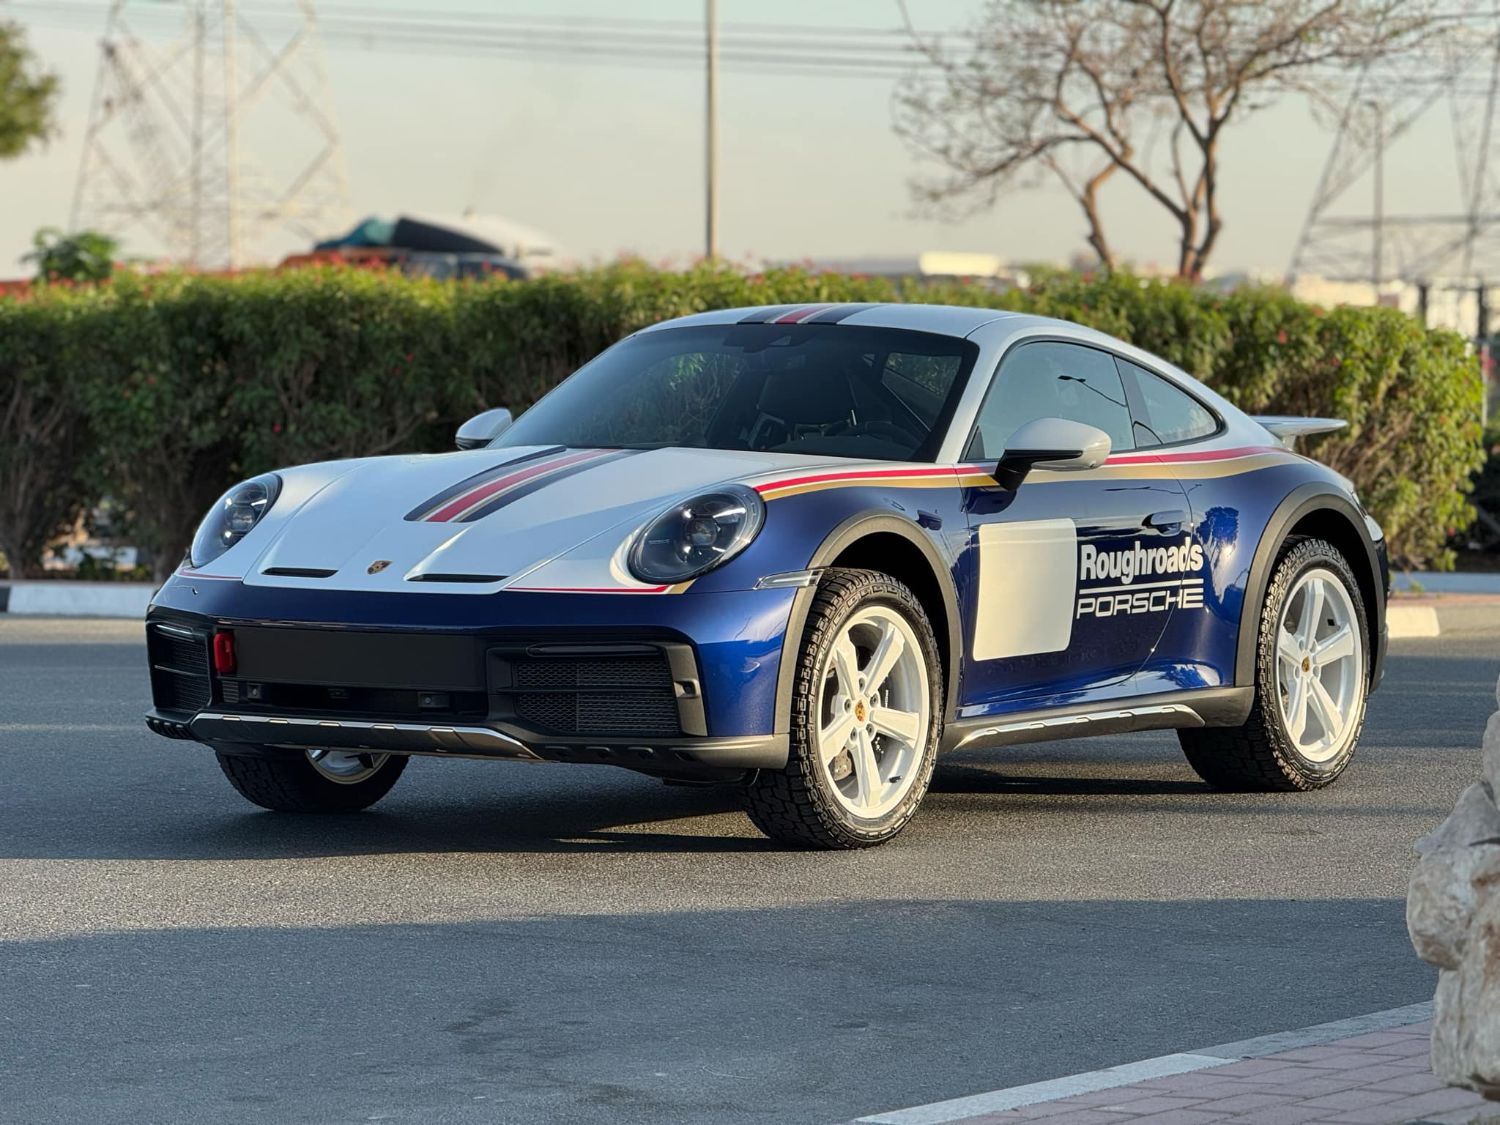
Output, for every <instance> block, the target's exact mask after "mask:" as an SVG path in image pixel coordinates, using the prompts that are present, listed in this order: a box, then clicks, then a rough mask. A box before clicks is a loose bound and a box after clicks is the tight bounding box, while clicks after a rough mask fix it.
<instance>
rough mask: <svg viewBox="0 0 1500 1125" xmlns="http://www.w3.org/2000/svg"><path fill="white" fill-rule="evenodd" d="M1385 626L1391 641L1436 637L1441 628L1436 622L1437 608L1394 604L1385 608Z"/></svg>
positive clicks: (1440, 632) (1440, 633) (1441, 630)
mask: <svg viewBox="0 0 1500 1125" xmlns="http://www.w3.org/2000/svg"><path fill="white" fill-rule="evenodd" d="M1385 626H1386V628H1387V629H1388V630H1389V631H1390V637H1391V640H1393V641H1400V640H1407V639H1409V638H1413V637H1438V636H1441V635H1442V632H1443V627H1442V624H1441V623H1440V622H1439V621H1438V614H1437V607H1436V606H1433V605H1402V604H1401V603H1400V602H1395V603H1392V604H1390V605H1387V606H1386V609H1385Z"/></svg>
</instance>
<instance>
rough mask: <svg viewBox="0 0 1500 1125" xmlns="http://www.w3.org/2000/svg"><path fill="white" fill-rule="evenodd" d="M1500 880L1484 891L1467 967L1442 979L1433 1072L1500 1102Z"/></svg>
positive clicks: (1467, 950) (1436, 1008) (1435, 1012)
mask: <svg viewBox="0 0 1500 1125" xmlns="http://www.w3.org/2000/svg"><path fill="white" fill-rule="evenodd" d="M1497 890H1500V876H1497V878H1496V880H1495V882H1493V883H1491V884H1490V886H1489V887H1488V888H1487V889H1486V888H1481V895H1480V902H1479V906H1478V908H1477V910H1476V911H1475V914H1474V920H1473V924H1472V927H1471V929H1470V931H1469V940H1468V942H1467V945H1466V948H1465V949H1464V957H1463V962H1462V963H1461V964H1460V966H1459V968H1458V970H1457V971H1451V970H1450V971H1446V972H1443V973H1440V974H1439V976H1438V991H1437V997H1436V999H1435V1004H1434V1008H1433V1023H1432V1069H1433V1073H1434V1074H1436V1075H1437V1076H1438V1077H1439V1078H1440V1079H1442V1080H1443V1081H1444V1082H1446V1083H1448V1084H1449V1085H1450V1086H1467V1087H1469V1088H1470V1089H1471V1090H1477V1091H1479V1093H1481V1094H1483V1095H1484V1096H1485V1097H1486V1098H1490V1099H1492V1100H1496V1101H1500V895H1497V894H1496V893H1495V892H1496V891H1497Z"/></svg>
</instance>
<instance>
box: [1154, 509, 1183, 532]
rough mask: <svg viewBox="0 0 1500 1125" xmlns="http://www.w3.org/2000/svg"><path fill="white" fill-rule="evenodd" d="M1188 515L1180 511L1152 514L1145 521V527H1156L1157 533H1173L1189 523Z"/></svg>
mask: <svg viewBox="0 0 1500 1125" xmlns="http://www.w3.org/2000/svg"><path fill="white" fill-rule="evenodd" d="M1187 521H1188V514H1187V513H1186V512H1184V511H1181V510H1180V509H1175V508H1174V509H1173V510H1172V511H1169V512H1152V513H1151V514H1150V515H1149V516H1147V517H1146V518H1145V520H1144V521H1143V525H1144V526H1145V527H1154V528H1155V529H1156V530H1157V531H1173V530H1176V529H1177V528H1180V527H1181V526H1182V525H1183V524H1185V523H1187Z"/></svg>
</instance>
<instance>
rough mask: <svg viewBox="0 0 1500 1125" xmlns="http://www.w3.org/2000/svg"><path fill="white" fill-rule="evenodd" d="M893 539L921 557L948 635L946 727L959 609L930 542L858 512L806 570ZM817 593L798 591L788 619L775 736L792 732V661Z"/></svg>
mask: <svg viewBox="0 0 1500 1125" xmlns="http://www.w3.org/2000/svg"><path fill="white" fill-rule="evenodd" d="M879 534H894V535H899V536H900V537H901V538H903V539H905V540H906V541H907V542H908V543H910V544H911V545H912V546H914V547H916V548H917V550H919V551H920V552H921V553H922V556H923V558H925V559H926V560H927V565H928V566H929V567H930V568H931V570H932V574H933V578H934V579H935V580H936V581H937V586H938V591H939V592H940V593H941V595H942V599H943V612H944V615H945V617H946V619H947V620H946V622H945V624H946V626H947V634H948V653H947V676H946V677H945V679H946V682H945V683H944V685H943V694H944V707H943V715H944V720H945V722H946V721H950V720H951V719H952V718H953V716H954V714H955V713H956V710H957V706H958V681H959V676H960V674H961V672H962V668H963V646H964V642H963V637H964V632H963V618H962V615H961V614H960V612H959V607H958V593H957V591H956V590H955V589H954V586H953V570H952V566H951V564H950V563H949V562H948V561H947V560H945V559H944V558H943V556H942V554H941V553H940V552H939V551H938V549H937V547H935V546H934V545H933V542H932V540H931V539H930V538H929V537H928V536H927V535H925V534H924V533H923V532H922V530H921V528H920V527H918V526H917V524H916V523H914V522H913V521H912V520H910V519H903V518H901V517H900V516H893V515H890V514H889V513H885V512H862V513H860V514H858V515H853V516H850V517H849V518H848V519H846V520H844V521H843V522H842V523H840V524H839V525H838V526H837V527H835V528H834V529H833V530H832V531H831V532H829V533H828V535H827V537H825V538H824V540H823V542H822V543H820V544H819V545H818V548H817V550H815V551H814V552H813V555H812V559H811V561H809V563H808V569H809V570H818V569H821V568H823V567H826V566H829V565H831V564H832V563H833V561H834V559H836V558H838V557H839V555H840V554H842V553H843V552H844V551H845V550H846V549H847V548H848V547H850V546H851V545H853V544H854V543H857V542H858V541H859V540H861V539H864V538H866V537H867V536H870V535H879ZM817 592H818V587H817V584H816V583H814V584H813V585H810V586H804V587H802V588H801V589H800V590H798V591H797V596H796V598H794V599H793V601H792V609H791V613H790V615H789V616H788V618H787V625H786V632H785V633H784V634H783V636H782V639H781V668H780V672H779V674H778V676H777V679H776V727H775V733H776V734H787V733H789V731H790V729H791V715H792V708H791V699H792V692H793V690H794V688H795V683H794V681H795V679H796V674H797V657H798V656H799V654H800V652H801V648H802V634H803V632H804V630H805V629H806V627H807V615H808V611H809V610H810V609H811V608H812V600H813V598H814V596H816V594H817Z"/></svg>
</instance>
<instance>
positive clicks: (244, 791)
mask: <svg viewBox="0 0 1500 1125" xmlns="http://www.w3.org/2000/svg"><path fill="white" fill-rule="evenodd" d="M216 755H217V757H218V759H219V768H220V769H221V770H223V771H224V776H225V777H227V778H228V779H229V784H231V785H233V786H234V787H235V789H236V791H238V793H239V795H240V796H241V797H244V798H245V799H246V800H247V801H250V802H251V803H252V804H257V805H259V806H260V807H261V808H263V809H271V810H272V811H273V812H310V813H345V812H358V811H359V810H360V809H367V808H369V807H370V806H371V805H373V804H374V803H375V802H376V801H378V800H380V798H382V797H384V796H385V795H386V794H387V793H389V792H390V791H391V786H393V785H395V784H396V781H397V779H399V778H400V776H401V772H402V771H403V770H404V769H406V761H407V759H406V757H405V756H404V755H400V754H380V753H376V752H373V751H363V750H361V751H346V750H307V751H305V752H303V753H300V754H299V753H296V752H292V751H288V752H286V753H285V754H281V753H276V752H274V751H271V752H267V751H256V752H253V753H248V754H247V753H240V754H236V753H234V752H232V751H224V750H220V751H216Z"/></svg>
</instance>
